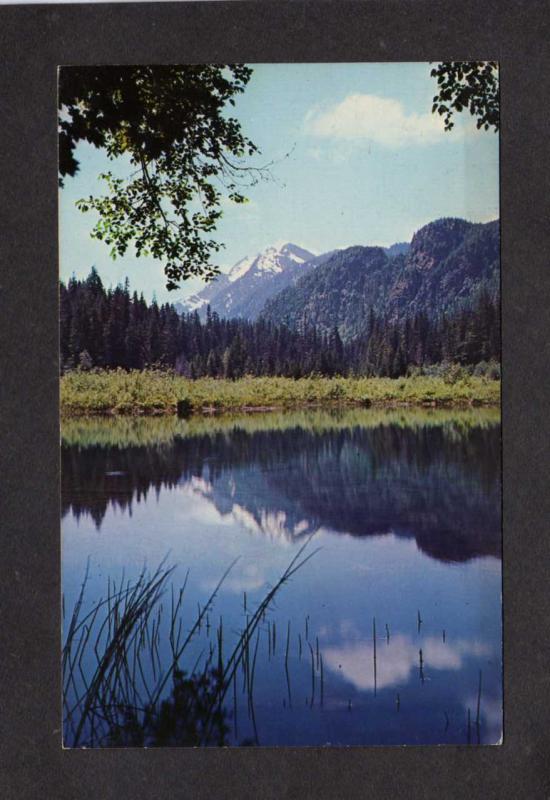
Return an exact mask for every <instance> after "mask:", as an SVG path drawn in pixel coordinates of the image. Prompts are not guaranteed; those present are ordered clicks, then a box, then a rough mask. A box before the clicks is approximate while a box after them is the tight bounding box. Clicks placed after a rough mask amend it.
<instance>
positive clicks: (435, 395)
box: [61, 369, 500, 416]
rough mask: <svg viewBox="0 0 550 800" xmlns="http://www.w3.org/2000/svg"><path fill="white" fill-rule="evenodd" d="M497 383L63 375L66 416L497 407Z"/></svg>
mask: <svg viewBox="0 0 550 800" xmlns="http://www.w3.org/2000/svg"><path fill="white" fill-rule="evenodd" d="M499 402H500V382H499V381H496V380H489V379H487V378H485V377H475V376H470V375H465V376H464V377H463V378H462V379H461V380H458V381H456V382H455V383H452V384H450V383H448V382H446V381H445V380H444V379H443V378H442V377H429V376H425V375H419V376H414V377H410V378H396V379H392V378H341V377H334V378H326V377H321V376H314V377H308V378H299V379H297V380H294V379H292V378H277V377H252V376H248V377H244V378H241V379H239V380H236V381H231V380H224V379H217V378H199V379H197V380H190V379H188V378H183V377H180V376H178V375H175V374H174V373H173V372H169V371H161V370H144V371H140V370H131V371H128V372H127V371H125V370H122V369H118V370H92V371H78V370H75V371H73V372H69V373H67V374H66V375H64V376H63V377H62V378H61V410H62V412H63V413H65V414H67V415H73V416H74V415H82V414H84V415H85V414H115V415H137V416H139V415H142V414H147V415H162V414H176V412H177V408H178V403H179V404H180V407H181V404H182V403H185V407H186V408H187V409H188V412H189V414H191V413H204V412H209V413H216V412H228V411H238V410H243V409H256V410H258V409H266V408H279V409H280V408H296V407H301V406H308V405H311V406H331V407H338V406H349V405H351V406H353V405H359V406H361V405H363V406H372V405H374V406H376V405H438V406H454V405H458V406H465V405H498V404H499Z"/></svg>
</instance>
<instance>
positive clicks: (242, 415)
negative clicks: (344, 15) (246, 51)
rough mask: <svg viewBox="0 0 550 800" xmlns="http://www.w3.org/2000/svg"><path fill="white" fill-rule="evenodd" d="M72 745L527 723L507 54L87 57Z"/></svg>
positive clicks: (68, 547)
mask: <svg viewBox="0 0 550 800" xmlns="http://www.w3.org/2000/svg"><path fill="white" fill-rule="evenodd" d="M59 181H60V190H59V198H60V199H59V209H60V210H59V242H60V372H61V377H60V392H61V470H62V472H61V484H62V519H61V536H62V593H63V609H62V614H63V619H62V630H63V634H62V647H63V651H62V654H60V657H61V658H62V677H63V680H62V683H63V687H62V688H63V723H62V724H63V745H64V747H66V748H78V747H89V748H101V747H103V748H105V747H167V746H172V747H174V746H175V747H178V746H180V747H181V746H193V747H202V746H234V747H237V746H246V745H249V746H314V745H315V746H319V745H332V746H342V745H457V744H470V745H472V746H477V745H490V744H499V743H500V742H501V741H502V734H503V726H502V598H501V582H502V578H501V544H502V542H501V493H502V487H501V419H500V375H501V343H500V221H499V213H500V212H499V86H498V64H497V63H496V62H489V61H487V62H436V63H427V62H392V63H390V62H388V63H367V62H363V63H357V62H355V63H307V64H306V63H287V64H284V63H283V64H270V63H258V64H227V65H225V64H192V65H189V64H187V65H177V64H176V65H170V66H166V65H165V66H158V65H136V66H101V67H93V66H86V67H83V66H82V67H81V66H78V65H76V66H66V67H62V68H60V70H59Z"/></svg>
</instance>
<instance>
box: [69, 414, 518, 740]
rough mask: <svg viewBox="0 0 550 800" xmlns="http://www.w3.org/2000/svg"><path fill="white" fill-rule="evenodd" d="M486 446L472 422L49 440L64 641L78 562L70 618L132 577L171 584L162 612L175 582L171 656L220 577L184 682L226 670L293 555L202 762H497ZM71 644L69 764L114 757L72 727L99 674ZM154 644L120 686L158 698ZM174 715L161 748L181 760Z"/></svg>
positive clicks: (495, 439)
mask: <svg viewBox="0 0 550 800" xmlns="http://www.w3.org/2000/svg"><path fill="white" fill-rule="evenodd" d="M500 436H501V432H500V417H499V413H498V411H497V410H489V409H472V410H469V411H449V410H435V409H434V410H430V411H425V410H417V411H412V410H410V411H409V410H399V411H395V410H393V411H390V410H388V411H380V410H376V409H365V410H355V409H354V410H349V411H338V412H329V411H298V412H288V413H282V412H281V413H269V414H268V413H266V414H259V415H255V416H239V417H225V416H224V417H218V418H202V417H201V418H191V419H190V420H187V421H185V420H177V419H174V418H166V419H164V418H163V419H97V418H95V419H76V420H68V421H65V422H64V423H63V426H62V559H63V593H64V609H65V614H64V626H65V635H67V631H68V630H69V628H70V621H71V614H72V609H73V607H74V605H75V603H76V601H77V598H78V595H79V592H80V588H81V585H82V582H83V578H84V575H85V572H86V565H87V563H88V579H87V583H86V586H85V594H84V599H83V605H82V613H84V612H87V611H88V610H90V609H93V608H94V607H95V605H96V604H97V603H98V601H99V600H100V599H104V598H106V597H108V596H109V593H113V586H118V587H120V586H123V585H125V582H127V581H130V582H131V581H135V580H136V579H137V577H138V576H139V574H140V571H141V570H142V568H143V566H144V564H145V565H146V567H147V568H148V569H150V570H151V571H152V572H154V570H155V569H156V568H157V566H158V565H159V564H160V562H162V560H163V559H165V558H166V561H165V565H166V566H167V567H171V566H173V565H175V569H174V571H173V572H172V573H171V574H170V576H169V577H168V579H167V582H166V585H165V587H164V588H165V591H164V594H163V596H162V598H161V599H160V605H161V606H162V608H163V610H164V613H165V614H166V613H168V614H169V613H170V608H173V604H174V602H175V601H174V597H179V589H180V587H181V586H183V585H184V584H185V589H184V592H183V595H182V602H181V614H180V617H181V619H180V621H179V623H178V624H179V626H180V627H179V633H180V636H181V638H182V639H185V637H186V635H187V633H188V632H189V631H190V630H191V628H192V626H193V625H194V624H195V623H196V622H197V619H198V617H199V616H200V615H201V611H204V607H205V604H206V602H207V600H208V598H209V596H210V594H211V593H212V591H213V590H214V589H215V587H216V585H217V584H218V582H219V580H220V579H221V577H222V575H223V574H224V573H225V572H226V570H227V569H228V567H229V566H230V565H231V564H233V566H232V568H231V570H230V571H229V573H228V574H227V576H226V577H225V579H224V580H223V582H222V584H221V586H220V588H219V591H218V592H217V595H216V597H215V598H214V599H213V602H212V604H211V606H210V607H209V608H208V609H207V610H206V611H204V613H203V615H202V617H201V621H200V625H197V627H196V630H195V631H194V632H193V633H192V635H191V636H190V638H189V642H188V644H187V645H186V648H185V651H184V654H183V656H182V659H181V664H180V666H181V669H182V670H183V671H184V672H185V673H186V674H187V675H188V676H193V674H195V673H196V672H197V670H198V671H199V672H200V670H201V669H202V668H203V667H202V665H203V664H204V662H205V659H206V660H208V659H210V661H211V663H212V664H214V665H215V664H216V663H219V651H220V649H222V651H223V657H224V658H227V656H229V655H230V653H231V652H232V647H234V646H235V642H238V641H239V636H240V633H241V632H242V631H243V628H244V626H245V625H246V623H247V619H248V620H250V618H251V617H252V616H253V614H254V612H255V610H256V609H257V608H258V605H259V603H260V602H261V601H262V600H263V599H264V598H265V596H266V595H267V593H268V592H269V590H270V588H271V587H273V586H274V585H276V584H277V581H278V579H279V578H280V577H281V575H282V574H283V573H284V571H285V569H286V568H287V567H288V565H289V564H290V563H291V561H292V559H293V558H294V557H295V556H296V555H297V553H298V552H299V549H300V548H301V547H302V546H304V545H305V549H304V550H303V553H302V556H301V557H302V558H305V557H306V556H307V555H309V554H311V558H310V559H309V560H308V561H307V563H305V564H303V566H301V567H300V568H299V569H298V570H297V571H296V572H295V573H294V574H293V575H292V577H291V579H290V580H289V581H288V582H285V584H284V585H282V586H281V587H280V588H279V589H278V591H277V593H276V595H275V597H274V599H273V602H272V603H270V605H269V608H268V609H267V610H266V612H265V613H262V615H261V620H260V622H259V624H258V626H257V628H256V629H255V630H254V634H253V635H252V636H251V637H250V641H249V642H248V643H247V646H246V650H245V651H244V655H243V659H242V663H241V664H239V668H238V669H236V670H235V671H234V673H233V674H232V677H231V685H228V686H227V687H226V688H227V691H225V692H224V695H223V702H221V701H220V703H219V708H218V711H219V719H218V720H217V722H216V723H215V725H214V727H215V729H216V731H217V733H216V736H215V737H214V736H213V735H212V740H211V741H210V740H208V741H204V740H203V743H205V744H219V743H224V744H229V745H242V744H248V745H254V744H259V745H268V746H271V745H325V744H334V745H336V744H339V745H362V744H377V745H383V744H395V745H398V744H446V743H449V744H456V743H461V744H463V743H467V742H470V743H471V744H477V743H482V744H494V743H497V742H498V741H499V740H500V737H501V732H502V686H501V635H502V631H501V483H500ZM236 559H237V560H236ZM105 608H106V606H105V605H103V606H101V608H100V610H99V612H98V616H97V618H95V624H98V623H99V621H100V620H101V618H102V615H104V613H105ZM155 613H156V609H155ZM160 619H161V616H160V612H159V617H158V620H160ZM109 625H110V623H109ZM87 631H88V628H87V627H86V626H83V627H82V629H81V631H80V639H81V640H82V641H83V645H82V646H83V651H82V653H81V655H80V656H79V657H78V658H77V659H75V662H74V664H73V673H76V672H77V671H78V673H79V676H77V677H76V678H73V679H72V680H71V681H67V682H66V685H65V695H66V697H65V701H66V703H65V711H66V719H65V744H66V746H73V745H75V744H76V745H79V744H87V745H91V746H101V745H107V744H117V743H119V744H120V743H123V744H128V743H129V741H128V738H126V739H123V740H120V739H118V740H117V739H116V737H115V738H114V739H113V738H112V737H111V738H109V735H107V734H105V732H103V734H102V725H104V724H106V723H105V719H104V717H101V716H100V714H99V712H97V714H98V717H97V720H98V723H97V724H98V729H97V730H98V732H97V733H94V736H95V737H96V738H95V739H92V738H91V736H90V732H89V730H88V727H89V726H87V725H85V726H84V727H83V729H82V730H81V731H80V732H79V734H78V735H77V733H76V728H78V725H76V726H75V723H74V720H70V719H69V718H68V717H69V714H68V709H69V708H73V707H74V703H75V702H76V701H77V700H78V696H79V692H81V687H82V686H86V685H87V684H89V683H90V682H91V681H92V678H93V675H94V671H95V670H97V664H98V661H97V656H96V657H94V655H93V653H92V652H87V653H86V654H83V652H84V644H85V643H86V642H85V641H84V639H85V635H86V634H87ZM141 636H142V638H143V640H144V641H145V634H144V633H143V631H142V632H141ZM147 636H149V634H148V633H147ZM169 638H170V636H169V632H168V629H167V628H166V626H165V624H164V623H162V624H161V622H160V621H159V622H157V625H156V628H155V623H154V620H153V627H152V633H151V640H152V642H151V643H150V649H151V650H155V655H153V656H152V657H151V659H150V660H149V661H147V663H145V662H144V666H143V668H141V667H140V665H139V664H138V666H137V667H136V664H135V659H134V666H133V671H132V672H131V675H133V676H134V680H135V681H137V680H138V678H136V677H135V676H136V675H137V674H138V672H139V670H140V669H141V671H142V672H144V673H145V674H142V675H141V677H140V678H139V680H140V681H141V682H142V683H143V684H144V685H145V684H147V683H148V682H149V683H155V682H156V683H158V681H159V676H160V675H162V671H163V669H165V668H166V665H167V664H169V663H170V659H171V652H172V651H171V644H170V643H169V641H168V640H169ZM142 647H143V650H146V649H147V644H146V643H144V644H142ZM88 651H90V647H89V646H88ZM77 661H78V662H79V663H78V665H77V663H76V662H77ZM77 667H78V670H77ZM126 680H127V681H128V680H130V682H131V680H132V679H131V677H130V678H126ZM171 688H172V686H171V684H170V683H167V684H166V686H165V687H164V688H163V689H162V693H161V694H162V697H163V698H164V699H166V698H169V697H170V691H171ZM131 689H132V687H130V688H129V689H128V692H129V693H130V694H131ZM134 704H135V703H134ZM176 707H177V708H179V712H178V713H180V715H181V713H184V712H182V711H181V704H180V706H177V704H176V705H175V706H174V708H176ZM167 708H168V707H167ZM165 710H166V709H165ZM90 713H94V714H95V713H96V712H95V711H92V712H90ZM102 713H104V714H105V713H106V712H105V711H104V712H102ZM117 713H118V712H117ZM136 713H137V712H136ZM166 714H168V711H167V710H166ZM176 717H177V714H176ZM176 717H173V718H172V717H171V718H170V719H171V722H170V724H171V725H172V727H171V729H170V730H172V731H173V732H174V731H175V732H176V733H175V735H174V736H173V737H172V739H170V740H169V741H168V740H166V741H163V743H168V744H185V743H188V739H186V737H185V735H183V734H180V738H179V739H178V734H177V731H178V730H180V731H181V730H182V728H181V725H182V724H183V728H185V725H186V724H187V723H186V722H185V721H184V722H183V723H182V722H181V719H180V720H179V722H178V721H177V720H176V722H174V719H175V718H176ZM218 723H219V724H218ZM197 724H198V723H197ZM178 725H180V727H179V728H178ZM132 735H133V734H132ZM136 736H137V739H135V740H133V739H132V740H131V741H130V743H132V742H134V741H135V742H138V743H139V741H140V740H139V735H138V734H136ZM206 738H207V739H208V737H206ZM143 743H145V744H147V743H155V742H148V741H145V742H143ZM157 743H158V742H157Z"/></svg>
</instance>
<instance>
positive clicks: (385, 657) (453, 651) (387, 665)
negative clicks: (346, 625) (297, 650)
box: [323, 629, 490, 690]
mask: <svg viewBox="0 0 550 800" xmlns="http://www.w3.org/2000/svg"><path fill="white" fill-rule="evenodd" d="M341 632H342V633H347V631H344V629H342V631H341ZM420 646H422V653H423V657H424V667H425V671H426V679H427V680H429V679H430V674H429V672H430V669H433V670H455V671H456V670H459V669H460V668H461V667H462V664H463V661H464V659H465V658H467V657H469V656H476V657H478V658H479V657H482V656H488V655H489V654H490V649H489V648H488V647H487V646H486V645H485V644H483V643H482V642H478V641H475V640H474V641H467V640H464V639H459V640H458V641H456V642H454V643H449V642H447V643H446V644H444V643H443V642H441V641H439V640H438V639H435V638H433V637H427V638H426V639H423V640H422V641H420V643H419V642H418V641H413V640H412V639H411V638H410V636H405V635H403V634H397V635H396V636H392V637H391V639H390V643H389V645H387V646H386V644H385V643H384V641H383V639H381V641H380V645H379V646H378V648H377V687H378V688H379V689H384V688H386V687H390V686H398V685H399V684H401V683H404V682H406V681H407V680H409V676H410V674H411V672H412V671H413V670H418V668H419V647H420ZM373 656H374V651H373V645H372V642H368V641H367V642H360V641H355V642H348V643H346V644H343V645H340V646H336V647H330V646H329V647H323V659H324V661H325V663H326V664H327V666H328V667H329V668H330V669H331V670H333V671H334V672H338V671H340V672H341V674H343V675H344V677H345V678H346V679H347V680H348V681H349V682H350V683H352V684H353V685H354V686H355V687H356V688H357V689H359V690H367V689H373V688H374V670H373V668H372V667H373V663H374V661H373Z"/></svg>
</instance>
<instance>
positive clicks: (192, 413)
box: [60, 398, 500, 419]
mask: <svg viewBox="0 0 550 800" xmlns="http://www.w3.org/2000/svg"><path fill="white" fill-rule="evenodd" d="M352 408H362V409H369V408H372V409H378V410H380V409H400V408H403V409H407V408H424V409H453V408H456V409H468V408H493V409H498V408H500V400H494V401H485V402H482V401H479V400H476V399H470V400H465V399H462V398H459V399H456V400H450V401H449V400H446V401H438V400H419V401H417V402H412V401H409V400H397V399H388V400H375V401H370V402H365V401H357V400H348V401H345V402H338V403H335V402H302V403H299V402H297V403H292V404H288V403H286V404H279V405H276V404H269V405H253V406H252V405H226V406H223V407H220V406H214V405H206V406H200V407H194V408H192V409H190V410H189V411H188V412H187V413H185V414H181V413H178V410H177V407H165V408H143V407H134V408H124V410H120V409H116V408H110V409H104V408H100V409H94V408H88V407H87V408H78V409H75V408H64V407H63V405H61V406H60V417H61V418H62V419H73V418H78V417H105V418H112V417H176V418H181V419H187V418H189V417H205V418H208V417H221V416H225V415H227V414H249V415H250V416H254V415H257V414H258V415H259V414H269V413H277V412H278V413H281V412H284V411H307V410H308V409H311V410H312V411H317V410H327V411H338V410H339V409H342V410H345V409H352Z"/></svg>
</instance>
